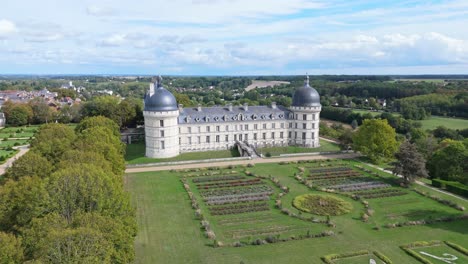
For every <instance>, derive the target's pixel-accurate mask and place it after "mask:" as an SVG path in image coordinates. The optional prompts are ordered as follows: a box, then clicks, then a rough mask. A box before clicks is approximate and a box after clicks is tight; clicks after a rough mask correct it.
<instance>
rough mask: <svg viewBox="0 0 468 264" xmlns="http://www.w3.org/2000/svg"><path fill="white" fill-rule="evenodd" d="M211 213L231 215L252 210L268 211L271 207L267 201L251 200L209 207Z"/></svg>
mask: <svg viewBox="0 0 468 264" xmlns="http://www.w3.org/2000/svg"><path fill="white" fill-rule="evenodd" d="M209 210H210V213H211V215H229V214H241V213H250V212H261V211H268V210H270V207H269V206H268V203H267V202H249V203H237V204H233V205H230V206H223V207H209Z"/></svg>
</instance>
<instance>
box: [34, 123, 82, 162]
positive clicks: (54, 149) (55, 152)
mask: <svg viewBox="0 0 468 264" xmlns="http://www.w3.org/2000/svg"><path fill="white" fill-rule="evenodd" d="M75 138H76V135H75V131H73V129H72V128H71V127H69V126H67V125H64V124H55V123H54V124H47V125H43V126H41V127H40V129H39V131H38V132H37V133H36V135H35V138H34V140H33V141H32V142H31V151H35V152H38V153H39V154H40V155H41V156H43V157H45V158H47V159H48V160H49V161H51V162H52V163H54V164H55V163H56V162H58V161H59V160H60V157H61V156H62V154H63V153H64V152H65V151H67V150H69V149H70V148H71V144H72V142H74V141H75Z"/></svg>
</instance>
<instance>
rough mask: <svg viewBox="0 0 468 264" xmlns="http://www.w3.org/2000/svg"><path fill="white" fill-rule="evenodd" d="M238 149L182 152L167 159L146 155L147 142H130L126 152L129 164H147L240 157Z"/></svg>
mask: <svg viewBox="0 0 468 264" xmlns="http://www.w3.org/2000/svg"><path fill="white" fill-rule="evenodd" d="M238 156H239V154H238V153H237V151H230V150H217V151H206V152H189V153H182V154H180V155H179V156H177V157H174V158H167V159H153V158H148V157H145V144H144V143H137V144H129V145H127V150H126V153H125V160H126V161H127V164H145V163H157V162H168V161H185V160H203V159H219V158H232V157H238Z"/></svg>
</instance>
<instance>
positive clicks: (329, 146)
mask: <svg viewBox="0 0 468 264" xmlns="http://www.w3.org/2000/svg"><path fill="white" fill-rule="evenodd" d="M258 151H259V152H261V153H263V154H265V153H267V152H270V154H271V155H272V156H279V155H280V154H292V153H311V152H333V151H340V147H339V146H338V145H337V144H335V143H332V142H329V141H325V140H320V147H318V148H302V147H295V146H289V147H271V148H259V149H258Z"/></svg>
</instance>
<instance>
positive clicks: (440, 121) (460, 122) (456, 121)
mask: <svg viewBox="0 0 468 264" xmlns="http://www.w3.org/2000/svg"><path fill="white" fill-rule="evenodd" d="M420 122H421V123H422V128H423V129H436V128H437V127H438V126H444V127H447V128H451V129H466V128H468V119H461V118H451V117H440V116H431V117H430V118H429V119H425V120H421V121H420Z"/></svg>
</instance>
